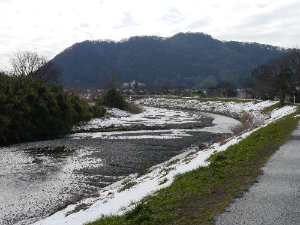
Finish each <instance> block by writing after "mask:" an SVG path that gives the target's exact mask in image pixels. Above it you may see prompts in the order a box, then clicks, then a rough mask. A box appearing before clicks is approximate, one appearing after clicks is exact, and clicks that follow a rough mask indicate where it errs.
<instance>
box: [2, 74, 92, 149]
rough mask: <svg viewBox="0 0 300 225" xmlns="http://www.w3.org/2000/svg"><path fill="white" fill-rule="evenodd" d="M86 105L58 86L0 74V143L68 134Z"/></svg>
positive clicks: (86, 117)
mask: <svg viewBox="0 0 300 225" xmlns="http://www.w3.org/2000/svg"><path fill="white" fill-rule="evenodd" d="M91 117H92V113H91V112H90V110H89V106H88V104H87V103H86V102H85V101H84V100H82V99H80V98H79V97H78V96H76V95H74V94H69V93H67V92H66V91H64V90H63V88H62V87H61V86H59V85H55V84H48V83H45V82H42V81H40V80H37V79H32V78H29V77H25V76H18V77H16V76H7V75H6V74H4V73H0V144H2V143H9V142H15V141H20V140H30V139H34V138H41V137H49V136H55V135H61V134H66V133H68V132H69V131H70V130H71V128H72V126H73V125H74V124H76V123H77V122H79V121H81V120H89V119H91Z"/></svg>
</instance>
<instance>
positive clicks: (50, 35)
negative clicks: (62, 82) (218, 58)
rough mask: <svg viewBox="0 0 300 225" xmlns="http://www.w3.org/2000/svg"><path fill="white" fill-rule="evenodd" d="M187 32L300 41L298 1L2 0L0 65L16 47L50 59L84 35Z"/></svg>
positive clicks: (272, 41) (286, 43)
mask: <svg viewBox="0 0 300 225" xmlns="http://www.w3.org/2000/svg"><path fill="white" fill-rule="evenodd" d="M188 31H191V32H203V33H207V34H210V35H212V37H213V38H216V39H219V40H226V41H230V40H236V41H244V42H259V43H264V44H271V45H277V46H281V47H295V46H296V45H297V46H300V0H251V1H245V0H230V1H229V0H228V1H225V0H0V69H6V68H7V65H8V61H9V60H8V59H9V57H10V55H11V53H12V52H14V51H19V50H21V51H23V50H29V51H37V52H39V53H42V54H44V55H45V56H47V57H48V58H49V59H51V58H53V57H54V56H55V55H56V54H58V53H59V52H61V51H63V50H64V49H65V48H67V47H69V46H71V45H73V44H74V43H76V42H81V41H84V40H98V39H112V40H117V41H118V40H121V39H124V38H128V37H131V36H139V35H157V36H163V37H168V36H172V35H174V34H176V33H178V32H188Z"/></svg>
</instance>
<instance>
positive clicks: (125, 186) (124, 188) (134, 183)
mask: <svg viewBox="0 0 300 225" xmlns="http://www.w3.org/2000/svg"><path fill="white" fill-rule="evenodd" d="M136 184H137V182H135V181H128V182H126V183H125V184H124V185H123V187H121V188H120V189H118V192H122V191H125V190H127V189H130V188H131V187H133V186H134V185H136Z"/></svg>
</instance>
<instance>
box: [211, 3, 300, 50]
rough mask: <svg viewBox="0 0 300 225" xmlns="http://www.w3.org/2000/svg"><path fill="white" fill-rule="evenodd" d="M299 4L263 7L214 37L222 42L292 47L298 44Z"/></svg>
mask: <svg viewBox="0 0 300 225" xmlns="http://www.w3.org/2000/svg"><path fill="white" fill-rule="evenodd" d="M299 21H300V2H285V3H283V4H277V5H276V6H271V5H269V6H268V7H267V6H264V7H263V8H262V9H261V10H260V11H258V12H254V13H252V14H250V15H248V16H247V17H245V18H243V19H241V20H240V21H238V23H237V24H235V25H232V26H228V27H226V28H225V31H226V32H224V31H223V32H222V33H220V34H219V35H217V36H216V38H219V39H220V37H221V36H222V39H223V40H224V39H225V40H243V41H249V42H259V43H267V44H271V45H279V46H285V47H288V46H289V47H292V46H293V45H295V43H297V42H298V43H299V40H298V39H299V38H298V37H299V35H300V34H299ZM297 36H298V37H297Z"/></svg>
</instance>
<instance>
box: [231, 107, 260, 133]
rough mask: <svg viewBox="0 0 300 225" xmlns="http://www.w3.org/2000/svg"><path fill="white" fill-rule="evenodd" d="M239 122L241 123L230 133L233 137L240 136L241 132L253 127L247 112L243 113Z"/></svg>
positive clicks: (251, 119)
mask: <svg viewBox="0 0 300 225" xmlns="http://www.w3.org/2000/svg"><path fill="white" fill-rule="evenodd" d="M240 122H241V124H239V125H237V126H235V127H234V128H233V129H232V132H233V133H234V134H235V135H240V134H242V133H243V132H245V131H246V130H249V129H251V128H253V127H255V124H254V122H253V118H252V116H251V115H250V114H249V113H248V112H243V114H242V115H241V117H240Z"/></svg>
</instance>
